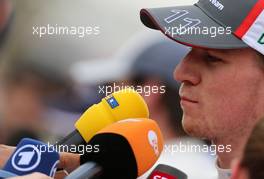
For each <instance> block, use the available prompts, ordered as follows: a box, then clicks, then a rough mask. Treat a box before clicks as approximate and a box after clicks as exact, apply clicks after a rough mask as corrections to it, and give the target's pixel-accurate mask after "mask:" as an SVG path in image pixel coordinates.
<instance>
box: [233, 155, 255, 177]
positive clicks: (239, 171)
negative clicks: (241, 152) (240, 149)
mask: <svg viewBox="0 0 264 179" xmlns="http://www.w3.org/2000/svg"><path fill="white" fill-rule="evenodd" d="M240 161H241V160H240V159H234V160H233V161H232V164H231V166H232V176H231V179H250V178H249V175H248V171H247V169H245V168H242V167H241V166H240V163H241V162H240Z"/></svg>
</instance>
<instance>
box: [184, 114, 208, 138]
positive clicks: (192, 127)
mask: <svg viewBox="0 0 264 179" xmlns="http://www.w3.org/2000/svg"><path fill="white" fill-rule="evenodd" d="M197 121H198V120H197V119H196V120H194V119H191V118H188V117H183V120H182V126H183V129H184V131H185V132H186V133H187V134H188V135H189V136H191V137H196V138H208V135H207V134H206V132H207V131H205V130H203V128H202V127H203V126H202V124H201V123H197Z"/></svg>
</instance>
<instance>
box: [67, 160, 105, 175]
mask: <svg viewBox="0 0 264 179" xmlns="http://www.w3.org/2000/svg"><path fill="white" fill-rule="evenodd" d="M102 172H103V170H102V167H100V166H99V165H98V164H96V163H94V162H86V163H85V164H83V165H81V166H80V167H79V168H77V169H75V170H74V171H73V172H71V173H70V175H68V176H67V177H66V178H65V179H100V176H101V174H102Z"/></svg>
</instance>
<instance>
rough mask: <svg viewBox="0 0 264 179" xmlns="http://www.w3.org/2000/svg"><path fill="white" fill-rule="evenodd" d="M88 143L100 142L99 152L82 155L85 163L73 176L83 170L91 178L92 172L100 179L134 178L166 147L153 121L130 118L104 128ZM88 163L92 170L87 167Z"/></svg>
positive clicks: (148, 166)
mask: <svg viewBox="0 0 264 179" xmlns="http://www.w3.org/2000/svg"><path fill="white" fill-rule="evenodd" d="M88 144H89V145H98V148H99V151H98V152H93V153H85V154H84V155H82V156H81V160H80V161H81V164H83V165H82V166H81V167H80V170H78V169H76V171H75V172H72V176H74V175H75V174H76V175H75V178H78V177H77V176H80V175H81V173H82V172H83V173H85V176H90V177H91V178H93V177H92V176H91V173H92V174H93V175H96V176H98V175H99V176H100V177H101V178H120V179H121V178H126V179H134V178H137V177H138V176H140V175H142V174H144V173H145V172H146V171H147V170H149V169H150V168H151V167H152V166H153V165H154V164H155V162H156V161H157V160H158V158H159V156H160V154H161V152H162V150H163V137H162V133H161V131H160V129H159V127H158V125H157V123H156V122H155V121H154V120H150V119H127V120H122V121H118V122H116V123H113V124H111V125H109V126H107V127H105V128H103V129H102V130H100V131H99V132H97V133H96V135H95V136H94V137H93V138H92V139H91V140H90V142H89V143H88ZM85 165H87V167H88V168H89V169H90V171H88V170H85V167H84V166H85ZM91 166H93V167H91ZM97 166H98V167H97ZM95 171H96V172H95ZM67 178H69V179H70V178H71V175H69V176H68V177H67ZM73 178H74V177H73ZM88 178H89V177H88Z"/></svg>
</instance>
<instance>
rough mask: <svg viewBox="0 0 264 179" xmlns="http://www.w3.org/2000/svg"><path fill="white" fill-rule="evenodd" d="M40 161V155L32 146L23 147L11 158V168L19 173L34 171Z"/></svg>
mask: <svg viewBox="0 0 264 179" xmlns="http://www.w3.org/2000/svg"><path fill="white" fill-rule="evenodd" d="M40 160H41V153H40V151H39V150H38V148H37V147H35V146H33V145H25V146H23V147H21V148H19V149H18V150H17V151H16V152H15V153H14V155H13V157H12V161H11V162H12V166H13V167H14V168H15V169H16V170H18V171H21V172H27V171H31V170H33V169H35V168H36V167H37V166H38V165H39V163H40Z"/></svg>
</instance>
